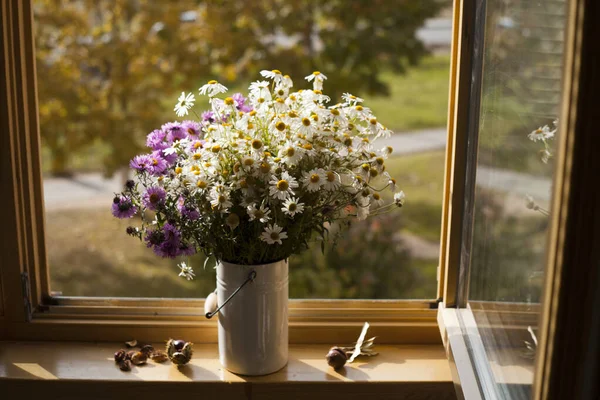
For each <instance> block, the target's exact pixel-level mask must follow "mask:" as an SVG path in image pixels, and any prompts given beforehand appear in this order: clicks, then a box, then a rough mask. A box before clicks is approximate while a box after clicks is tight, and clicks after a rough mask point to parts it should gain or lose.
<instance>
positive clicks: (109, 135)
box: [34, 0, 440, 174]
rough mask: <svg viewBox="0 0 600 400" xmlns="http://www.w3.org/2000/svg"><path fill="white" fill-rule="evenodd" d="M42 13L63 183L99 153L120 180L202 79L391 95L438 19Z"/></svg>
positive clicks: (233, 5) (98, 5)
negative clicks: (397, 76)
mask: <svg viewBox="0 0 600 400" xmlns="http://www.w3.org/2000/svg"><path fill="white" fill-rule="evenodd" d="M34 5H35V7H34V11H35V20H36V22H37V23H36V32H35V36H36V37H35V39H36V47H37V51H36V56H37V68H38V84H39V100H40V125H41V131H42V139H43V144H44V145H45V146H46V147H47V148H49V149H50V152H51V158H52V162H51V166H52V167H51V171H52V172H53V173H54V174H61V173H66V172H68V169H69V167H70V165H71V157H72V156H73V155H74V154H75V153H77V152H84V151H89V150H88V149H89V148H90V146H92V144H93V148H94V149H95V148H101V149H102V150H103V153H104V157H103V163H104V169H105V171H106V172H107V173H108V174H111V173H113V172H114V171H115V170H116V169H118V168H120V167H121V166H123V165H124V164H126V162H127V161H129V159H130V158H131V157H132V156H133V155H135V154H137V153H138V152H139V150H140V148H141V141H142V140H143V135H144V134H146V133H148V132H150V131H151V130H152V129H154V128H155V127H156V126H159V125H160V124H161V123H162V122H164V117H165V113H164V111H165V110H169V109H170V108H171V103H173V100H174V98H175V97H176V93H178V91H180V83H181V82H182V81H183V80H189V79H193V78H195V77H198V78H200V77H207V76H215V75H216V76H218V77H219V79H223V80H226V81H231V82H234V81H240V80H245V79H247V78H248V77H254V76H256V75H257V72H258V71H259V70H261V69H272V68H278V69H281V70H283V71H284V72H285V73H288V74H290V75H292V76H297V77H298V76H305V75H308V74H309V73H310V72H312V71H313V70H315V69H320V70H322V71H323V72H324V73H325V74H330V75H332V76H335V77H336V78H335V79H331V80H330V81H328V82H327V86H328V91H330V94H332V95H333V96H332V98H334V99H335V98H337V97H338V96H339V95H340V94H341V91H342V89H343V90H347V91H350V92H355V93H365V94H366V93H371V94H388V93H389V91H390V90H389V84H388V83H387V82H386V80H385V79H384V77H383V73H384V72H385V71H391V72H392V73H403V72H405V71H406V68H407V66H409V65H414V64H416V63H417V62H418V61H419V60H420V58H421V57H422V56H423V55H425V54H426V51H425V49H424V48H423V45H422V43H421V42H420V41H419V40H418V39H416V37H415V31H416V29H417V28H419V27H420V26H421V25H422V24H423V21H424V20H425V18H428V17H431V16H434V15H435V14H436V13H437V11H438V10H439V8H440V3H438V2H436V1H434V0H423V1H418V2H417V1H411V2H400V3H397V2H391V1H387V0H332V1H327V2H321V1H318V0H301V1H299V0H256V1H250V2H248V1H247V2H240V1H234V0H219V1H217V0H215V1H206V2H199V1H195V0H178V1H176V2H175V1H174V2H164V1H161V2H158V1H150V0H95V1H91V0H85V1H74V0H70V1H69V0H36V1H35V4H34ZM182 16H185V18H182ZM202 83H204V82H202ZM297 84H300V82H297ZM107 149H109V150H107Z"/></svg>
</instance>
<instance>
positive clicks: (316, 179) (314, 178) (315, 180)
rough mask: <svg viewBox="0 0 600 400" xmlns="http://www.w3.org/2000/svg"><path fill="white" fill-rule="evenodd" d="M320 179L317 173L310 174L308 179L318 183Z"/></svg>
mask: <svg viewBox="0 0 600 400" xmlns="http://www.w3.org/2000/svg"><path fill="white" fill-rule="evenodd" d="M320 180H321V177H320V176H319V174H312V175H311V176H310V181H311V182H312V183H319V181H320Z"/></svg>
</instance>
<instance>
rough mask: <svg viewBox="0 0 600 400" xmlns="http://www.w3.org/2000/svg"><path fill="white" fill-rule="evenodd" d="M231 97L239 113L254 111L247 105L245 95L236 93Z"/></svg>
mask: <svg viewBox="0 0 600 400" xmlns="http://www.w3.org/2000/svg"><path fill="white" fill-rule="evenodd" d="M231 97H232V98H233V101H234V102H235V108H236V109H238V110H239V111H243V112H250V111H252V107H250V106H249V105H247V104H246V100H247V99H246V98H245V97H244V95H243V94H241V93H236V94H234V95H233V96H231Z"/></svg>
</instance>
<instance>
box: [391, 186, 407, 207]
mask: <svg viewBox="0 0 600 400" xmlns="http://www.w3.org/2000/svg"><path fill="white" fill-rule="evenodd" d="M405 197H406V195H405V194H404V192H403V191H402V190H401V191H399V192H398V193H396V194H395V195H394V203H396V205H397V206H398V207H402V206H403V205H404V199H405Z"/></svg>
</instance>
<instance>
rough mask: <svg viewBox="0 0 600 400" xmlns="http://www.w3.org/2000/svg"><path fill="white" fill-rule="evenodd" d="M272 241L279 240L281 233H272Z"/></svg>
mask: <svg viewBox="0 0 600 400" xmlns="http://www.w3.org/2000/svg"><path fill="white" fill-rule="evenodd" d="M271 239H273V240H279V233H277V232H271Z"/></svg>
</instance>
